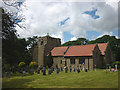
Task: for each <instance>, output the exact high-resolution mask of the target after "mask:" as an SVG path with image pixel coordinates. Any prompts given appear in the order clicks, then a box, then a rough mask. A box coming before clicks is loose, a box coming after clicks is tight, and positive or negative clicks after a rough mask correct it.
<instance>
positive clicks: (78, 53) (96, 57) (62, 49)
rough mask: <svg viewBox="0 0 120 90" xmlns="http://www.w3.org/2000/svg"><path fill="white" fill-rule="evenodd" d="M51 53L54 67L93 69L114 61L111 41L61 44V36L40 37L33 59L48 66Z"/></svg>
mask: <svg viewBox="0 0 120 90" xmlns="http://www.w3.org/2000/svg"><path fill="white" fill-rule="evenodd" d="M49 54H51V56H52V59H53V62H52V63H53V67H56V65H57V66H58V67H59V68H60V67H64V66H67V67H68V68H69V67H70V66H71V67H72V66H73V65H74V66H75V68H77V67H81V68H86V69H88V70H93V69H94V68H102V67H103V66H105V65H106V64H110V63H111V62H113V57H112V52H111V49H110V45H109V43H96V44H88V45H75V46H61V41H60V39H59V38H53V37H50V36H49V35H47V36H45V37H40V38H39V40H38V44H37V46H35V48H34V53H33V60H34V61H36V62H38V65H39V66H40V65H44V66H47V62H49V59H47V57H48V56H49Z"/></svg>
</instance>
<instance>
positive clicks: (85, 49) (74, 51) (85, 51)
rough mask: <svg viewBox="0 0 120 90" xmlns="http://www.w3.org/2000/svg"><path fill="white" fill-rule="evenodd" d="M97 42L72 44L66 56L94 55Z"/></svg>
mask: <svg viewBox="0 0 120 90" xmlns="http://www.w3.org/2000/svg"><path fill="white" fill-rule="evenodd" d="M95 45H96V44H91V45H79V46H70V47H69V49H68V51H67V52H66V54H65V55H64V56H92V50H94V47H95Z"/></svg>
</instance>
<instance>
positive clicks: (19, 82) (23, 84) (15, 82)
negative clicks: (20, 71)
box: [2, 78, 32, 89]
mask: <svg viewBox="0 0 120 90" xmlns="http://www.w3.org/2000/svg"><path fill="white" fill-rule="evenodd" d="M8 79H9V80H5V81H4V80H3V82H2V88H3V89H4V88H32V87H30V86H28V83H29V82H31V81H32V80H31V79H29V78H28V79H25V78H24V79H10V78H8Z"/></svg>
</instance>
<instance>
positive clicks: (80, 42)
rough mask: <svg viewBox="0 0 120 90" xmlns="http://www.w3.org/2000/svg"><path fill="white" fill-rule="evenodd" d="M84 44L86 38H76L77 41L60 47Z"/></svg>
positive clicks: (86, 42)
mask: <svg viewBox="0 0 120 90" xmlns="http://www.w3.org/2000/svg"><path fill="white" fill-rule="evenodd" d="M85 44H88V40H87V39H86V38H78V39H77V40H74V41H69V42H66V43H64V44H63V45H62V46H73V45H85Z"/></svg>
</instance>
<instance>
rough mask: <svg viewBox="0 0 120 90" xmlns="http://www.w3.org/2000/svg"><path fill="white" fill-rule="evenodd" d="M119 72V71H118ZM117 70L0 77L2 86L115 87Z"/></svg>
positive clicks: (17, 74)
mask: <svg viewBox="0 0 120 90" xmlns="http://www.w3.org/2000/svg"><path fill="white" fill-rule="evenodd" d="M119 72H120V71H119ZM117 87H118V71H117V72H110V71H106V70H105V69H97V70H96V71H88V72H85V71H80V73H78V72H77V71H75V72H73V71H72V72H69V71H68V72H67V73H65V71H62V72H59V74H57V73H56V71H54V72H53V73H51V74H50V75H48V71H46V75H43V73H42V72H40V74H38V73H34V74H33V75H30V74H28V73H26V74H22V73H21V74H20V73H16V74H11V76H10V78H7V77H3V78H2V88H117Z"/></svg>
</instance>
